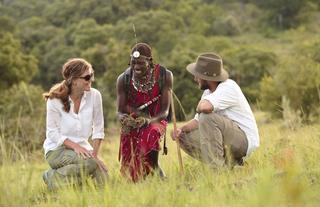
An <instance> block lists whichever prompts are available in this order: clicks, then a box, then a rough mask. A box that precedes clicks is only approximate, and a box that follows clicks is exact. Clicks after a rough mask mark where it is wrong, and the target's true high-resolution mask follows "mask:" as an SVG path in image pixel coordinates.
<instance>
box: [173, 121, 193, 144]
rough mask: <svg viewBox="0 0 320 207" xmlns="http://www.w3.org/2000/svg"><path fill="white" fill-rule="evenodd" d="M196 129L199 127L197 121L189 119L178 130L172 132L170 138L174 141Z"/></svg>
mask: <svg viewBox="0 0 320 207" xmlns="http://www.w3.org/2000/svg"><path fill="white" fill-rule="evenodd" d="M198 127H199V124H198V121H197V120H196V119H191V120H190V121H188V122H187V123H186V124H185V125H183V126H182V127H180V128H178V129H177V130H176V131H172V132H171V137H172V139H173V140H175V139H176V138H180V137H181V135H182V134H184V133H189V132H191V131H193V130H195V129H198Z"/></svg>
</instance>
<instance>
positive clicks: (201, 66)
mask: <svg viewBox="0 0 320 207" xmlns="http://www.w3.org/2000/svg"><path fill="white" fill-rule="evenodd" d="M187 70H188V71H189V72H190V73H191V74H192V75H194V76H196V77H197V78H200V79H203V80H208V81H225V80H227V79H228V78H229V74H228V72H227V71H226V70H225V69H224V68H223V63H222V58H221V57H220V56H219V55H216V54H214V53H203V54H200V55H199V56H198V58H197V60H196V62H194V63H191V64H189V65H188V66H187Z"/></svg>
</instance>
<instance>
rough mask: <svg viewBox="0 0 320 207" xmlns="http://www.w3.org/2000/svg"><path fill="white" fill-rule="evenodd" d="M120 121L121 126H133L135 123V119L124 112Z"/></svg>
mask: <svg viewBox="0 0 320 207" xmlns="http://www.w3.org/2000/svg"><path fill="white" fill-rule="evenodd" d="M120 123H121V126H122V127H131V128H132V127H134V126H135V125H136V123H135V119H134V118H133V116H132V115H131V114H130V115H128V114H124V115H123V117H122V118H121V119H120Z"/></svg>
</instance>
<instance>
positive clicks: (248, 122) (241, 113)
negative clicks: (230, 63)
mask: <svg viewBox="0 0 320 207" xmlns="http://www.w3.org/2000/svg"><path fill="white" fill-rule="evenodd" d="M187 70H188V71H189V72H190V73H191V74H192V75H193V76H194V80H195V81H196V82H197V83H198V85H199V88H200V89H201V90H204V92H203V95H202V97H201V100H200V101H199V103H198V105H197V108H196V112H197V114H196V115H195V117H194V119H192V120H190V121H189V122H187V123H186V124H185V125H183V126H182V127H181V128H178V129H177V130H176V131H174V132H172V134H171V135H172V138H173V139H177V138H178V139H179V141H180V145H181V148H182V149H183V150H184V151H185V152H186V153H187V154H189V155H191V156H192V157H194V158H196V159H198V160H200V161H203V162H204V163H207V164H209V165H210V166H212V167H215V168H218V167H222V166H225V165H227V166H234V165H235V164H242V163H243V158H244V157H245V156H248V155H249V154H250V153H251V152H252V151H253V150H254V149H256V148H257V147H258V146H259V134H258V128H257V124H256V121H255V118H254V116H253V113H252V111H251V108H250V106H249V104H248V102H247V100H246V98H245V96H244V95H243V93H242V91H241V89H240V87H239V86H238V85H237V83H236V82H235V81H233V80H231V79H228V77H229V75H228V73H227V71H225V70H224V68H223V63H222V59H221V57H220V56H219V55H216V54H213V53H204V54H201V55H200V56H198V58H197V61H196V62H195V63H191V64H189V65H188V66H187Z"/></svg>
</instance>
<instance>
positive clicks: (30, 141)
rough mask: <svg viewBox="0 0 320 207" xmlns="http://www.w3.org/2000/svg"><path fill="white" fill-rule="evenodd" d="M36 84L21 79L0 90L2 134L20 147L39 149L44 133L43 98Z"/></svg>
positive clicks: (23, 148) (30, 149) (10, 143)
mask: <svg viewBox="0 0 320 207" xmlns="http://www.w3.org/2000/svg"><path fill="white" fill-rule="evenodd" d="M42 93H43V90H42V89H41V88H40V87H39V86H34V85H28V84H26V83H24V82H20V83H19V84H17V85H14V86H12V87H11V88H10V89H8V90H6V91H2V92H1V97H2V98H1V100H0V114H1V116H0V120H1V136H2V137H3V138H4V139H5V141H6V142H7V144H9V145H10V146H16V147H18V148H19V149H21V151H23V152H25V151H33V150H35V149H40V148H41V147H42V143H43V140H44V137H45V102H44V101H43V99H42Z"/></svg>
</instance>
